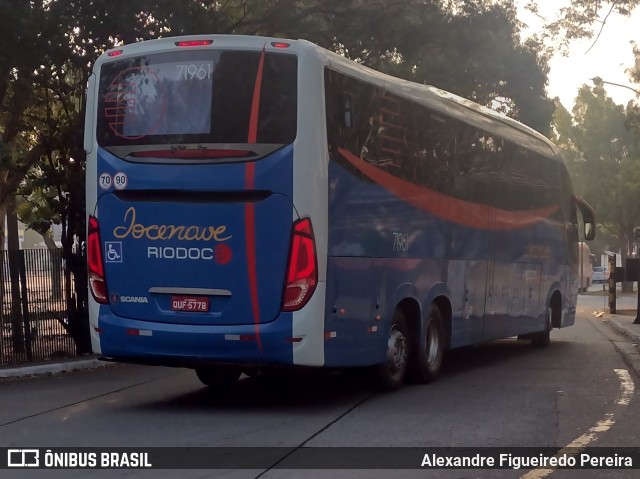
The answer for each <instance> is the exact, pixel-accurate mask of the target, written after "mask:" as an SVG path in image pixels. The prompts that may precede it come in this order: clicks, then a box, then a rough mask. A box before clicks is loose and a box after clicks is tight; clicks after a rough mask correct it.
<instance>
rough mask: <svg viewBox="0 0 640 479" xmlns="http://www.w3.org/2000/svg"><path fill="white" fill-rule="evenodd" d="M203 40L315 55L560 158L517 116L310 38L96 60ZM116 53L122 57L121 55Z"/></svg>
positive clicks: (240, 42)
mask: <svg viewBox="0 0 640 479" xmlns="http://www.w3.org/2000/svg"><path fill="white" fill-rule="evenodd" d="M202 40H209V41H211V42H212V43H211V46H208V45H194V46H195V47H196V48H216V49H218V48H225V47H229V48H234V49H241V50H243V49H247V50H255V49H262V48H264V49H265V51H283V50H286V51H287V52H289V53H296V54H297V55H314V54H315V55H316V56H317V58H318V60H319V61H320V62H321V63H323V64H325V65H328V66H330V67H331V68H334V69H336V70H338V71H341V72H343V73H345V74H347V75H350V76H353V77H355V78H358V79H360V80H362V81H367V82H369V83H371V84H374V85H377V86H380V87H382V88H384V89H386V90H388V91H389V92H391V93H393V94H395V95H398V96H400V97H403V98H407V99H408V100H411V101H413V102H416V103H418V104H422V105H424V106H426V107H428V108H430V109H433V110H434V111H438V112H441V113H443V114H444V115H447V116H451V117H453V118H456V119H458V120H460V121H463V122H465V123H468V124H470V125H473V126H475V127H477V128H480V129H483V130H485V131H487V132H489V133H493V134H495V135H498V136H500V137H502V138H504V139H506V140H509V141H512V142H513V143H516V144H518V145H520V146H522V147H524V148H527V149H531V150H534V151H536V152H538V153H540V154H542V155H544V156H548V157H556V158H560V154H559V152H558V150H557V148H556V147H555V145H554V144H553V143H552V142H551V141H550V140H549V139H548V138H546V137H545V136H544V135H542V134H541V133H539V132H537V131H535V130H534V129H533V128H530V127H528V126H526V125H524V124H522V123H520V122H518V121H517V120H514V119H513V118H510V117H508V116H506V115H503V114H501V113H498V112H496V111H494V110H492V109H490V108H488V107H485V106H482V105H479V104H478V103H475V102H473V101H470V100H467V99H465V98H463V97H460V96H458V95H455V94H453V93H450V92H447V91H445V90H441V89H439V88H436V87H434V86H430V85H423V84H420V83H415V82H410V81H408V80H402V79H400V78H397V77H393V76H391V75H387V74H384V73H381V72H379V71H376V70H373V69H371V68H368V67H365V66H363V65H360V64H358V63H357V62H354V61H353V60H349V59H347V58H346V57H344V56H341V55H339V54H337V53H334V52H331V51H329V50H327V49H325V48H322V47H320V46H318V45H316V44H314V43H311V42H309V41H307V40H291V39H283V38H275V37H261V36H250V35H218V34H211V35H186V36H177V37H168V38H161V39H156V40H147V41H144V42H138V43H132V44H128V45H123V46H119V47H115V48H113V49H111V50H108V51H106V52H105V53H103V54H102V55H101V56H100V57H99V58H98V60H97V61H96V64H95V67H99V66H100V65H101V64H102V63H104V62H105V61H109V60H115V59H117V58H120V57H121V56H122V57H128V56H137V55H142V54H146V53H149V52H150V51H153V52H154V53H162V52H169V51H176V49H179V48H190V46H188V45H189V44H186V45H185V46H180V45H179V44H180V43H181V42H193V41H202ZM114 53H115V55H117V56H115V55H114Z"/></svg>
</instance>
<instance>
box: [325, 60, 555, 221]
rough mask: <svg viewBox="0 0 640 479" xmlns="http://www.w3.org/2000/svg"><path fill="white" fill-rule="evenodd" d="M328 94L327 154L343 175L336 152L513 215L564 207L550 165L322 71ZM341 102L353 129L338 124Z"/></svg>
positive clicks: (381, 92) (519, 149)
mask: <svg viewBox="0 0 640 479" xmlns="http://www.w3.org/2000/svg"><path fill="white" fill-rule="evenodd" d="M325 90H326V100H327V123H328V136H329V148H330V152H329V153H330V156H331V158H332V160H335V161H338V162H340V163H341V164H343V166H345V167H346V168H350V166H349V165H348V164H347V163H346V162H345V161H344V160H343V159H342V158H341V157H340V155H339V154H338V152H337V147H342V148H345V149H347V150H349V151H350V152H351V153H353V154H354V155H356V156H358V157H359V158H361V159H362V160H365V161H366V162H368V163H370V164H371V165H374V166H375V167H377V168H379V169H381V170H383V171H386V172H387V173H390V174H393V175H394V176H397V177H399V178H402V179H404V180H406V181H409V182H411V183H414V184H416V185H420V186H423V187H426V188H429V189H433V190H436V191H438V192H440V193H443V194H446V195H451V196H454V197H456V198H459V199H463V200H466V201H471V202H476V203H483V204H487V205H490V206H493V207H496V208H501V209H505V210H512V211H519V210H532V209H541V208H547V207H550V206H559V205H560V204H561V192H560V190H559V188H558V182H559V167H558V161H557V160H556V159H555V158H553V157H546V156H543V155H541V154H539V153H536V152H534V151H531V150H527V149H525V148H522V147H520V146H518V145H516V144H514V143H511V142H509V141H507V140H504V139H503V138H500V137H498V136H496V135H493V134H490V133H488V132H486V131H483V130H481V129H479V128H476V127H473V126H471V125H468V124H466V123H464V122H462V121H459V120H457V119H454V118H451V117H447V116H445V115H443V114H441V113H439V112H436V111H433V110H430V109H429V108H426V107H423V106H421V105H418V104H415V103H412V102H409V101H408V100H405V99H402V98H400V97H397V96H395V95H392V94H390V93H389V92H387V91H385V90H384V89H383V88H380V87H376V86H374V85H371V84H368V83H365V82H362V81H359V80H356V79H354V78H351V77H349V76H346V75H343V74H340V73H337V72H335V71H332V70H327V71H326V74H325ZM345 94H350V95H351V96H352V98H353V104H352V108H351V110H352V111H351V113H352V118H353V120H354V121H353V127H352V128H348V127H346V126H345V124H344V122H343V114H344V111H343V98H344V96H345ZM549 152H550V154H551V150H549ZM352 170H353V171H354V173H355V174H359V173H357V171H355V169H353V168H352ZM361 176H362V175H361ZM557 215H558V217H561V215H562V209H561V208H558V209H557Z"/></svg>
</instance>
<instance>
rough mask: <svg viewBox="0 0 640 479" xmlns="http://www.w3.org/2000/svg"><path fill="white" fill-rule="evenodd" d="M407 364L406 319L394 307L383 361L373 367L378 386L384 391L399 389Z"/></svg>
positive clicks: (407, 337)
mask: <svg viewBox="0 0 640 479" xmlns="http://www.w3.org/2000/svg"><path fill="white" fill-rule="evenodd" d="M408 364H409V336H408V333H407V321H406V319H405V317H404V314H403V313H402V311H400V310H399V309H396V310H395V312H394V313H393V317H392V318H391V326H390V327H389V336H388V338H387V351H386V358H385V361H384V362H383V363H380V364H378V365H376V367H375V371H376V377H377V382H378V385H379V386H380V388H381V389H382V390H384V391H395V390H397V389H399V388H400V387H401V386H402V383H403V382H404V376H405V373H406V371H407V366H408Z"/></svg>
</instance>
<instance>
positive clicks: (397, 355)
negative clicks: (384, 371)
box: [387, 325, 408, 376]
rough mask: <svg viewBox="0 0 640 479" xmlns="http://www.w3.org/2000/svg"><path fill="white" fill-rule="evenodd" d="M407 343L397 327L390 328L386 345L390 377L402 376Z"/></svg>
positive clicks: (406, 354) (405, 362) (406, 355)
mask: <svg viewBox="0 0 640 479" xmlns="http://www.w3.org/2000/svg"><path fill="white" fill-rule="evenodd" d="M407 357H408V351H407V341H406V338H405V336H404V334H402V331H400V330H399V329H398V328H397V326H395V325H394V326H393V328H391V334H390V335H389V341H388V343H387V365H388V367H389V372H390V373H391V375H392V376H397V375H398V374H402V372H403V371H404V369H405V367H406V364H407Z"/></svg>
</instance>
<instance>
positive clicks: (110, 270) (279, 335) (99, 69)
mask: <svg viewBox="0 0 640 479" xmlns="http://www.w3.org/2000/svg"><path fill="white" fill-rule="evenodd" d="M288 46H289V44H282V43H280V44H276V43H275V42H269V41H268V40H264V39H262V40H260V39H255V38H254V39H249V38H245V39H244V40H243V39H240V40H237V41H236V42H235V43H234V42H232V41H231V40H230V39H229V37H226V38H224V37H223V38H217V39H216V38H214V37H212V39H196V40H194V39H193V38H191V37H187V38H184V39H165V40H156V41H151V42H142V43H140V44H135V45H130V46H127V47H122V49H120V50H113V51H110V52H108V53H107V54H105V55H103V57H101V58H100V59H99V60H98V62H97V63H96V67H95V68H94V74H95V75H96V77H95V78H96V79H95V92H96V94H95V96H94V102H93V105H92V107H91V108H88V111H89V112H90V113H89V114H90V115H92V119H93V120H92V121H89V122H88V124H90V125H93V127H92V128H91V133H93V134H95V138H89V140H90V141H89V142H88V143H89V145H90V146H89V150H91V151H89V153H88V157H87V158H88V160H87V164H88V166H87V223H88V241H87V245H88V266H89V289H90V293H91V298H92V301H91V305H90V321H91V326H92V327H91V333H92V344H93V347H94V351H95V352H97V353H100V354H102V355H103V356H104V357H107V358H112V359H115V360H120V361H130V362H136V363H147V364H161V365H170V366H186V367H194V368H197V371H198V375H199V376H200V378H201V379H202V380H203V382H205V383H210V382H214V381H219V380H220V379H221V377H222V378H228V377H229V374H231V376H237V374H236V373H238V374H239V371H241V369H240V368H241V367H242V366H243V365H248V366H252V367H253V366H255V365H261V364H283V365H292V364H294V363H295V362H296V361H294V351H295V348H296V346H300V345H299V344H298V343H300V342H302V340H303V338H302V337H300V336H296V331H295V327H294V321H293V317H294V314H296V311H300V310H302V309H304V308H305V306H308V303H309V302H310V301H311V300H312V298H313V296H314V291H315V290H316V288H317V287H318V283H319V278H318V267H317V253H316V242H315V241H316V240H315V236H314V231H313V224H312V220H311V218H309V217H308V216H307V217H305V216H299V215H298V211H297V210H296V207H295V206H294V202H293V194H294V192H293V170H294V168H293V163H294V143H295V140H296V134H297V123H298V122H297V115H298V96H299V94H298V84H299V82H298V69H299V65H298V56H297V55H296V54H295V52H293V50H294V49H293V48H288ZM87 134H89V133H87ZM85 143H87V142H85ZM298 314H299V313H298ZM321 361H322V359H321V358H320V359H318V358H316V362H317V363H318V365H320V364H321ZM311 362H313V360H311ZM220 364H226V365H227V366H226V368H225V369H224V374H222V373H221V372H220V371H221V370H217V369H216V368H220V367H221V366H219V365H220ZM228 365H232V366H228ZM231 367H233V368H235V369H230V368H231ZM229 371H231V373H230V372H229Z"/></svg>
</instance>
